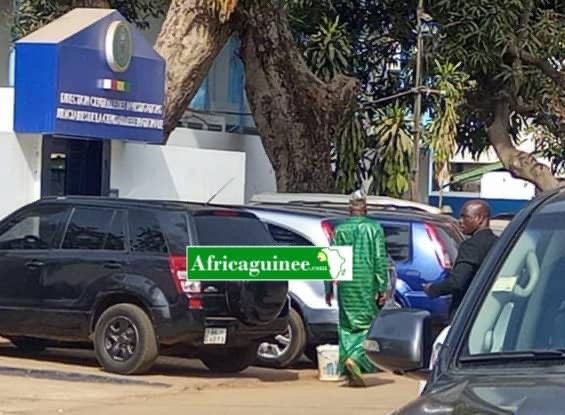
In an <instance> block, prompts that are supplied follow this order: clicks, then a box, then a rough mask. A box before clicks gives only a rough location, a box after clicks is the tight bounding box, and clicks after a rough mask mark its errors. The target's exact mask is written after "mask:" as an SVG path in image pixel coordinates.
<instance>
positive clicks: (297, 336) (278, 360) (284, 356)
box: [257, 308, 306, 369]
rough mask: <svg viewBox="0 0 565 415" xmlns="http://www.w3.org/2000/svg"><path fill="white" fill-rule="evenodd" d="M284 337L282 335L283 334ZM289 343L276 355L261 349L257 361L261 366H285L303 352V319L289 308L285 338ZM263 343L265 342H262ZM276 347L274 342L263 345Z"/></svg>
mask: <svg viewBox="0 0 565 415" xmlns="http://www.w3.org/2000/svg"><path fill="white" fill-rule="evenodd" d="M283 337H284V336H283ZM285 340H286V341H289V342H290V344H288V346H287V347H286V349H284V350H283V351H282V353H280V354H279V355H278V356H271V355H269V354H268V353H263V352H261V349H260V350H259V352H258V353H257V361H258V363H259V364H260V365H261V366H267V367H273V368H279V369H283V368H287V367H289V366H291V365H292V364H293V363H294V362H296V361H297V360H298V359H300V357H302V354H303V353H304V348H305V347H306V329H305V327H304V321H302V317H301V316H300V314H299V313H298V312H297V311H296V310H295V309H294V308H291V309H290V311H289V315H288V338H285ZM264 344H265V343H264ZM268 347H272V348H275V347H276V348H277V350H278V345H275V344H274V343H270V342H269V343H268V346H266V347H265V349H267V348H268Z"/></svg>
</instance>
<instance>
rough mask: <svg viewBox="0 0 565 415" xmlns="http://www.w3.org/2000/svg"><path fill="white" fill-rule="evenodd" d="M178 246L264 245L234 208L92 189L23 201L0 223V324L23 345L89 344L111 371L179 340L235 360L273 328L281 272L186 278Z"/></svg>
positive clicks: (264, 236) (263, 233)
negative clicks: (252, 278)
mask: <svg viewBox="0 0 565 415" xmlns="http://www.w3.org/2000/svg"><path fill="white" fill-rule="evenodd" d="M187 245H275V244H274V242H273V240H272V237H271V236H270V234H269V232H268V231H267V229H266V227H265V225H264V224H263V223H262V222H261V221H259V219H258V218H257V217H256V216H255V215H253V214H251V213H248V212H244V211H242V210H239V209H230V208H226V207H222V208H220V207H213V206H208V205H198V204H189V203H181V202H164V201H143V200H127V199H116V198H100V197H63V198H46V199H42V200H40V201H37V202H34V203H32V204H30V205H27V206H25V207H23V208H22V209H20V210H18V211H17V212H15V213H13V214H12V215H10V216H9V217H7V218H6V219H4V220H3V221H2V222H0V335H1V336H3V337H6V338H8V339H10V341H12V343H13V344H15V345H16V346H17V347H20V348H22V349H26V350H28V351H37V350H41V349H43V348H44V347H47V346H53V345H57V346H77V345H79V347H82V346H90V347H92V346H94V350H95V353H96V357H97V359H98V361H99V363H100V364H101V366H103V368H104V369H105V370H107V371H109V372H113V373H119V374H134V373H142V372H144V371H147V370H148V369H149V368H150V367H151V365H152V364H153V362H154V361H155V359H156V358H157V356H158V355H159V354H160V353H161V354H175V353H177V354H178V353H179V351H180V350H182V352H181V353H182V355H184V356H192V357H198V358H199V359H201V360H202V361H203V363H204V364H205V365H206V366H207V367H208V368H209V369H211V370H214V371H221V372H238V371H241V370H243V369H245V368H246V367H248V366H249V365H251V364H252V363H253V361H254V360H255V356H256V353H257V348H258V345H259V344H260V343H261V342H262V341H264V340H265V339H267V338H272V337H273V336H274V335H277V334H279V333H282V332H284V331H285V329H286V326H287V323H288V296H287V294H288V283H287V282H235V281H234V282H210V283H208V282H206V283H204V282H202V283H200V282H194V281H193V282H189V281H187V279H186V247H187ZM179 346H181V347H179Z"/></svg>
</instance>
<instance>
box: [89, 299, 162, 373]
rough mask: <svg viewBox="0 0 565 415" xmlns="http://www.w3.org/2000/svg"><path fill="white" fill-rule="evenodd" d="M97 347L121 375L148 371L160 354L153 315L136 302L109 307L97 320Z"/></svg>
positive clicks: (105, 363)
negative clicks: (149, 314) (152, 321)
mask: <svg viewBox="0 0 565 415" xmlns="http://www.w3.org/2000/svg"><path fill="white" fill-rule="evenodd" d="M94 351H95V353H96V358H97V359H98V362H99V363H100V365H101V366H102V367H103V368H104V369H105V370H106V371H108V372H111V373H117V374H120V375H131V374H140V373H143V372H146V371H147V370H149V368H150V367H151V366H152V365H153V363H154V362H155V360H156V359H157V357H158V355H159V347H158V344H157V338H156V336H155V329H154V328H153V324H152V323H151V320H150V318H149V316H148V315H147V314H146V313H145V311H143V310H142V309H141V308H140V307H138V306H136V305H134V304H117V305H114V306H112V307H110V308H108V309H107V310H105V311H104V312H103V313H102V315H101V316H100V318H99V319H98V321H97V322H96V327H95V329H94Z"/></svg>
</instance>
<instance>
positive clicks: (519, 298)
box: [461, 201, 565, 361]
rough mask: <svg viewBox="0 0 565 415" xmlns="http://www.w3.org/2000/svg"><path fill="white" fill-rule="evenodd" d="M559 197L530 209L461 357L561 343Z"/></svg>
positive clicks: (564, 287)
mask: <svg viewBox="0 0 565 415" xmlns="http://www.w3.org/2000/svg"><path fill="white" fill-rule="evenodd" d="M564 213H565V202H564V201H560V202H554V203H552V204H549V205H547V206H545V207H544V208H542V209H541V210H540V211H539V212H537V213H535V214H534V215H533V216H532V218H531V219H530V220H529V222H528V223H527V225H526V227H525V228H524V230H523V231H522V232H521V234H520V236H519V237H518V238H517V240H516V242H515V243H514V244H513V246H511V249H510V250H509V252H508V254H507V255H506V257H505V258H504V259H503V261H502V266H501V267H500V268H499V269H498V271H497V274H496V278H495V279H494V281H493V283H492V285H491V286H490V287H489V290H488V293H487V294H486V296H485V297H484V299H483V300H482V304H481V306H480V309H479V311H478V314H477V316H476V319H475V321H474V322H473V324H472V327H471V330H470V332H469V335H468V337H467V339H466V341H465V343H464V349H463V352H462V353H463V357H462V359H461V360H462V361H465V360H474V359H477V358H480V357H481V356H483V357H490V358H495V357H496V356H508V355H511V354H515V355H516V356H517V355H518V354H520V352H529V351H544V350H546V351H547V350H553V351H555V350H562V349H565V254H564V253H563V247H564V246H565V221H563V215H564Z"/></svg>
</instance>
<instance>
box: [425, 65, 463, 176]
mask: <svg viewBox="0 0 565 415" xmlns="http://www.w3.org/2000/svg"><path fill="white" fill-rule="evenodd" d="M460 66H461V64H457V65H454V64H452V63H449V62H447V63H441V62H439V61H438V60H435V61H434V69H435V70H434V72H435V76H434V79H433V84H434V86H435V87H436V88H437V89H438V90H439V91H441V93H442V94H441V95H439V96H437V95H436V96H434V99H433V106H432V117H433V121H432V123H431V125H430V126H429V128H428V130H427V131H426V141H427V142H428V144H429V146H430V147H431V148H432V150H433V154H434V161H435V169H434V173H435V176H436V179H437V180H438V182H439V183H440V184H441V183H443V182H445V181H447V180H448V179H449V161H450V159H451V157H452V156H453V155H454V154H455V152H456V150H457V134H458V130H457V126H458V124H459V123H460V116H459V110H460V106H461V104H462V102H463V97H464V93H465V92H466V91H468V90H470V88H471V86H470V85H469V84H468V79H469V76H468V75H467V74H466V73H464V72H461V71H460V70H459V68H460Z"/></svg>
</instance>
